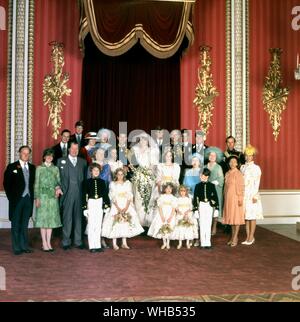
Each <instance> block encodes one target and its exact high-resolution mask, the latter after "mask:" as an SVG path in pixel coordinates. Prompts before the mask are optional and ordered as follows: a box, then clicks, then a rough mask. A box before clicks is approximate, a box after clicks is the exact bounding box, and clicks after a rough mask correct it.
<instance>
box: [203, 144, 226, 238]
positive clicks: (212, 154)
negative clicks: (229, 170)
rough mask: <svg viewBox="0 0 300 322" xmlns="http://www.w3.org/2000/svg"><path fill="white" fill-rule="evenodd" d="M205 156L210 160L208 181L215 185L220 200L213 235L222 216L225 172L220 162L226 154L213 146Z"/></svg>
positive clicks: (206, 150)
mask: <svg viewBox="0 0 300 322" xmlns="http://www.w3.org/2000/svg"><path fill="white" fill-rule="evenodd" d="M204 156H205V160H207V161H208V163H207V166H206V167H207V168H208V169H209V170H210V176H209V179H208V181H209V182H211V183H213V184H214V185H215V188H216V191H217V195H218V201H219V211H218V212H215V214H216V217H215V218H214V220H213V227H212V232H211V234H212V235H215V234H216V232H217V223H218V217H219V218H221V217H222V208H223V187H224V174H223V170H222V167H221V166H220V163H221V162H222V160H223V158H224V154H223V152H222V151H221V150H220V149H219V148H217V147H215V146H211V147H209V148H207V149H205V152H204Z"/></svg>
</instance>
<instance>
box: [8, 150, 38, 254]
mask: <svg viewBox="0 0 300 322" xmlns="http://www.w3.org/2000/svg"><path fill="white" fill-rule="evenodd" d="M30 154H31V149H30V147H29V146H27V145H24V146H21V147H20V149H19V160H18V161H16V162H14V163H10V164H9V165H8V166H7V168H6V170H5V172H4V181H3V186H4V190H5V192H6V196H7V198H8V202H9V220H10V221H11V238H12V248H13V252H14V254H15V255H20V254H22V253H32V250H30V249H29V243H28V224H29V218H30V217H31V216H32V210H33V200H34V192H33V186H34V180H35V166H34V165H33V164H31V163H30V162H29V157H30Z"/></svg>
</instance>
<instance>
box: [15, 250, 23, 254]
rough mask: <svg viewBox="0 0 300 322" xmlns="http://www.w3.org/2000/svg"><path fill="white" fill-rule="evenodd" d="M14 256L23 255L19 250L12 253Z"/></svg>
mask: <svg viewBox="0 0 300 322" xmlns="http://www.w3.org/2000/svg"><path fill="white" fill-rule="evenodd" d="M14 254H15V255H21V254H23V252H22V251H21V250H16V251H14Z"/></svg>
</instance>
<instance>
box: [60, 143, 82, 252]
mask: <svg viewBox="0 0 300 322" xmlns="http://www.w3.org/2000/svg"><path fill="white" fill-rule="evenodd" d="M78 152H79V146H78V143H74V142H73V143H71V145H70V148H69V155H68V156H67V157H63V158H60V159H59V160H58V162H57V166H58V168H59V172H60V177H61V188H62V191H63V195H62V197H61V200H60V202H61V206H62V209H63V241H62V246H63V249H64V250H67V249H70V248H71V233H72V226H74V245H75V247H76V248H80V249H83V248H84V245H83V242H82V193H83V191H82V189H83V181H84V179H85V178H86V171H87V162H86V160H84V159H82V158H80V157H78Z"/></svg>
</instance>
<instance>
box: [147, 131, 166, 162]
mask: <svg viewBox="0 0 300 322" xmlns="http://www.w3.org/2000/svg"><path fill="white" fill-rule="evenodd" d="M151 136H152V138H153V139H154V141H155V143H156V145H157V147H158V149H159V162H160V163H161V162H164V161H163V156H164V154H165V152H166V149H167V148H169V149H170V135H169V132H168V131H167V130H165V129H162V128H161V127H160V126H158V127H157V128H156V129H155V130H153V131H151Z"/></svg>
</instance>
